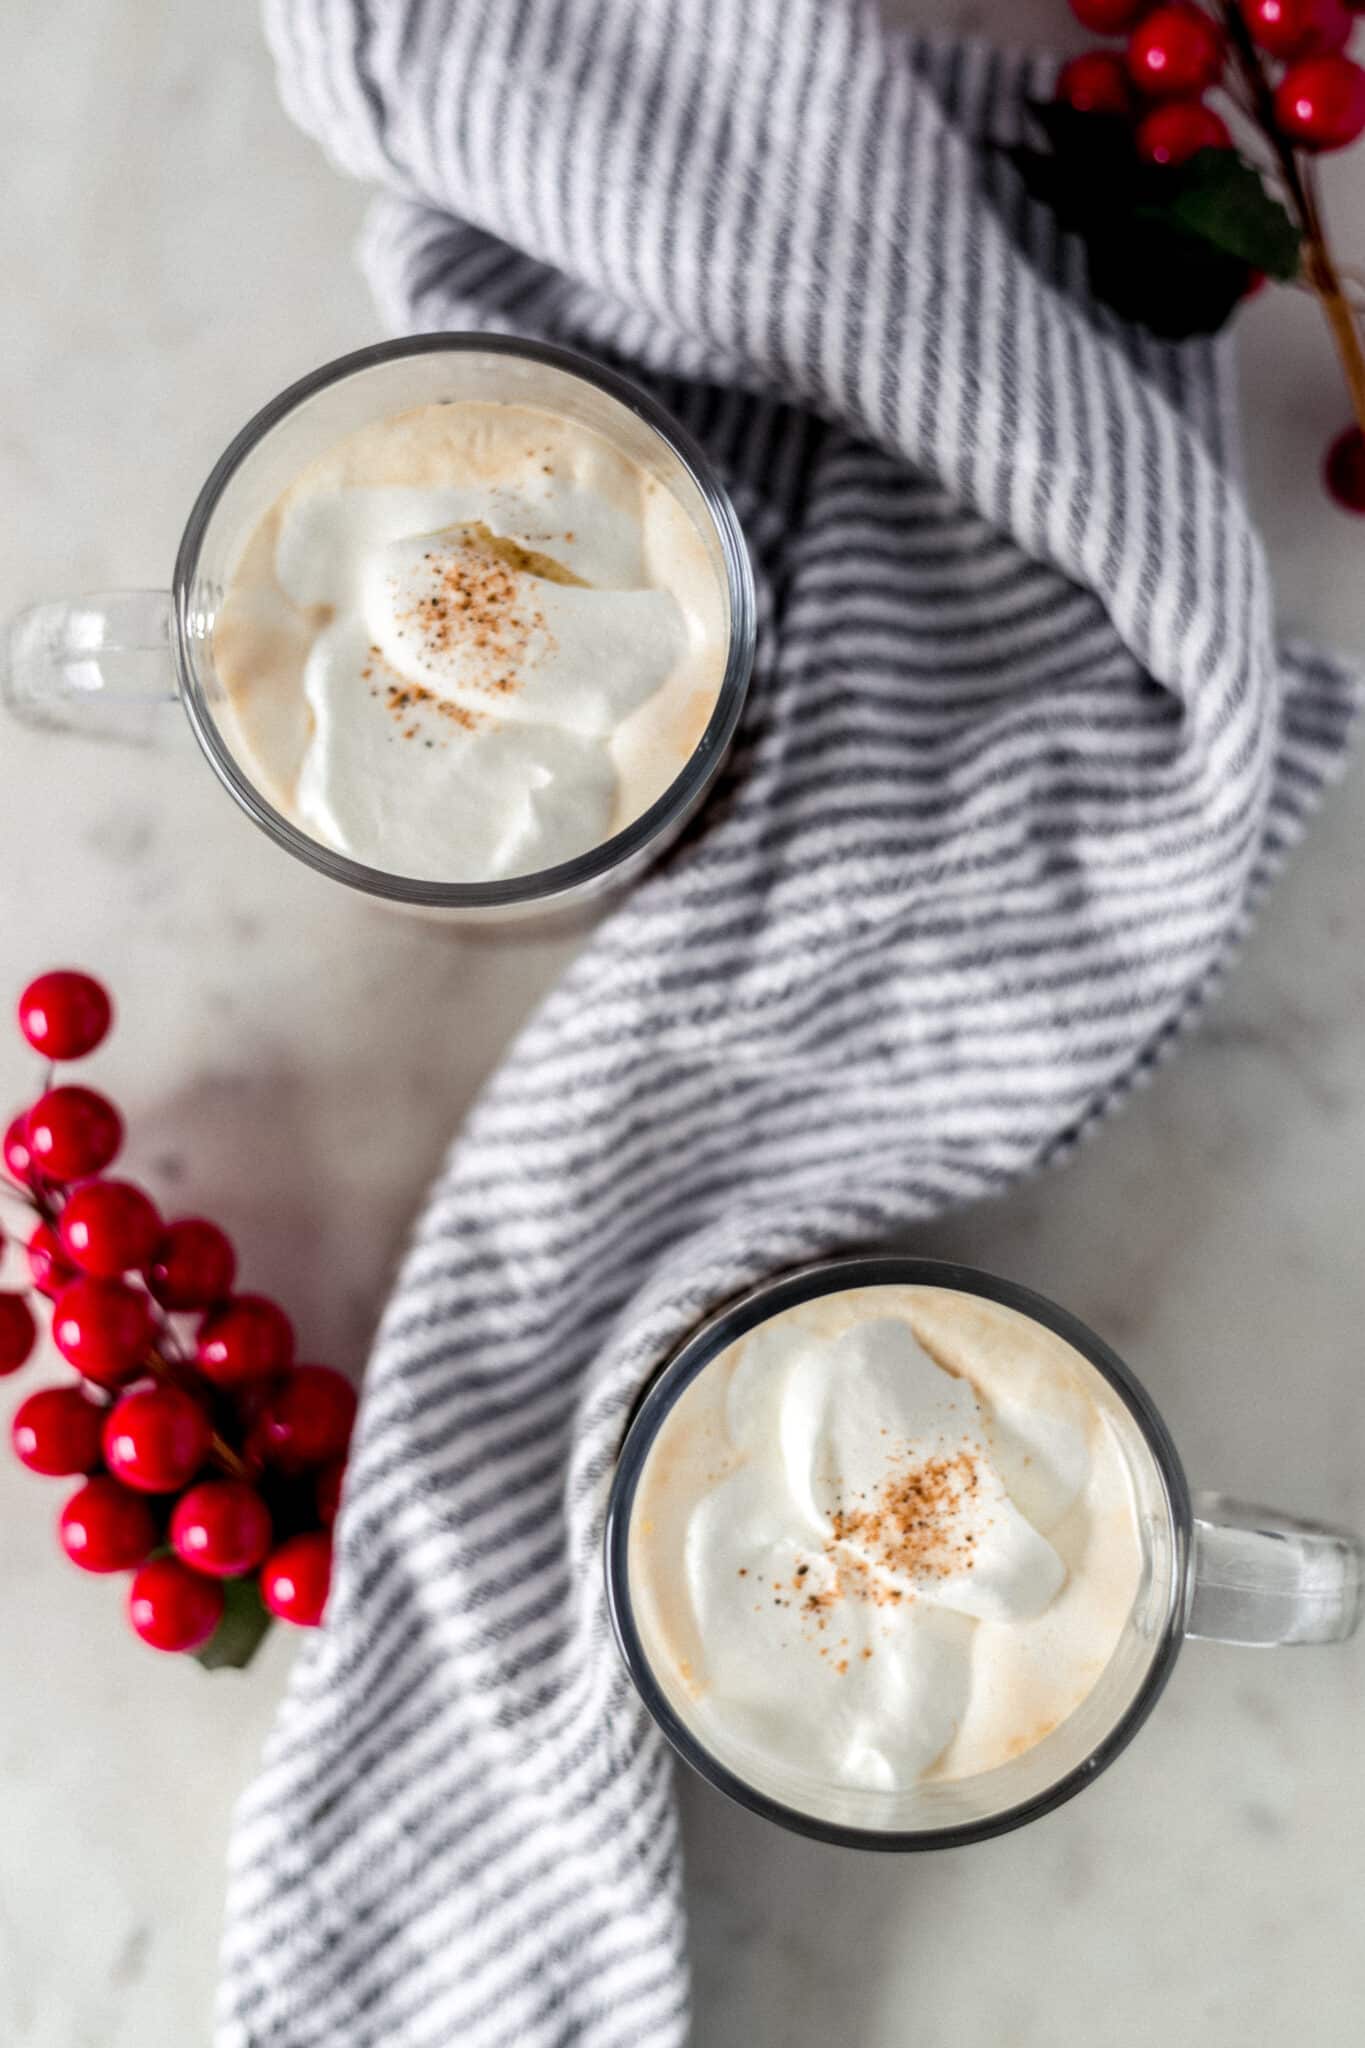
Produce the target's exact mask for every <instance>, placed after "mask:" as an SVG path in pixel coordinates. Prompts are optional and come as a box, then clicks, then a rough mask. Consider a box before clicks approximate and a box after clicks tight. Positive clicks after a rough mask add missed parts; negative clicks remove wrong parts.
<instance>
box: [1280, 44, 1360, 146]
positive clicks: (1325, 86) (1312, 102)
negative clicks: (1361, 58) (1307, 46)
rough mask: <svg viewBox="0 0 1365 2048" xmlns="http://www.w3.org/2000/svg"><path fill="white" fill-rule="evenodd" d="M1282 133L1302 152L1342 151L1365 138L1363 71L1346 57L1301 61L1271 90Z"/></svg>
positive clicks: (1313, 58) (1306, 58)
mask: <svg viewBox="0 0 1365 2048" xmlns="http://www.w3.org/2000/svg"><path fill="white" fill-rule="evenodd" d="M1275 119H1276V121H1277V122H1278V123H1279V126H1280V132H1281V133H1282V134H1284V135H1286V136H1288V138H1289V140H1290V141H1291V142H1293V143H1296V144H1297V145H1298V147H1299V148H1300V149H1313V150H1325V149H1345V148H1347V146H1348V145H1349V144H1350V143H1352V142H1354V141H1355V139H1356V137H1357V136H1358V135H1360V134H1362V133H1365V70H1362V68H1361V66H1360V65H1359V64H1353V63H1352V62H1351V59H1350V58H1349V57H1305V58H1304V59H1303V60H1302V61H1301V62H1300V63H1298V64H1291V65H1290V66H1289V69H1288V70H1287V71H1286V72H1285V74H1284V77H1283V78H1282V79H1281V80H1280V82H1279V84H1278V86H1277V87H1276V88H1275Z"/></svg>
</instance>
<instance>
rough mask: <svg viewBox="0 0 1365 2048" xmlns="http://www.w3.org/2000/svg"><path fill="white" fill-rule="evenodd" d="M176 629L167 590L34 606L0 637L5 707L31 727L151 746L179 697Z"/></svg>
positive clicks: (125, 592)
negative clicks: (160, 719) (161, 712)
mask: <svg viewBox="0 0 1365 2048" xmlns="http://www.w3.org/2000/svg"><path fill="white" fill-rule="evenodd" d="M173 623H174V614H173V609H172V604H171V596H170V592H169V591H165V590H111V591H102V592H99V593H97V594H96V595H94V596H91V597H76V598H70V599H64V600H58V601H57V602H55V603H52V604H35V605H30V606H29V608H28V610H27V611H23V612H20V614H19V616H18V617H17V618H16V619H14V620H12V621H11V623H10V625H9V626H8V627H7V628H6V629H5V632H4V634H3V636H2V637H0V699H2V700H3V701H4V703H5V705H6V706H7V707H8V709H9V710H10V711H12V712H13V713H14V715H15V717H16V718H20V719H22V720H23V721H24V722H25V724H27V725H39V726H46V727H48V728H49V729H54V728H55V729H56V730H58V731H68V730H75V731H81V732H88V733H97V734H99V735H101V736H103V737H105V738H111V739H131V740H145V739H148V738H150V737H151V733H152V730H153V726H154V723H155V718H156V712H157V707H159V706H160V705H163V704H171V703H174V702H175V700H176V698H177V696H178V694H179V692H178V690H177V688H176V672H175V657H174V654H173V652H172V628H173Z"/></svg>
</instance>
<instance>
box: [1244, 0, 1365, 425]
mask: <svg viewBox="0 0 1365 2048" xmlns="http://www.w3.org/2000/svg"><path fill="white" fill-rule="evenodd" d="M1219 12H1220V13H1221V15H1222V17H1223V23H1224V26H1225V28H1226V30H1227V37H1228V44H1229V47H1230V48H1231V50H1232V53H1233V56H1234V58H1235V60H1236V64H1237V68H1238V71H1239V73H1240V75H1241V78H1242V81H1243V83H1244V85H1245V87H1246V90H1247V93H1248V96H1249V97H1250V100H1251V105H1252V113H1253V118H1254V120H1255V122H1256V125H1257V127H1258V128H1259V129H1260V131H1261V133H1262V134H1263V135H1264V137H1265V139H1266V141H1267V142H1268V143H1269V144H1270V147H1271V149H1272V151H1273V152H1274V156H1275V164H1276V168H1277V170H1278V171H1279V175H1280V181H1281V184H1282V185H1283V187H1284V196H1285V199H1286V201H1287V202H1288V205H1289V210H1290V212H1291V213H1292V214H1293V216H1294V220H1295V224H1296V225H1297V227H1298V230H1299V233H1300V234H1301V235H1302V237H1303V271H1304V276H1305V277H1306V278H1307V280H1308V283H1309V285H1310V286H1311V287H1312V289H1313V291H1314V292H1315V293H1316V294H1317V297H1318V302H1319V304H1320V305H1321V307H1322V310H1323V313H1324V315H1325V316H1326V319H1327V324H1328V326H1329V327H1330V329H1331V331H1332V339H1333V341H1334V342H1335V343H1336V350H1337V354H1338V356H1339V357H1340V359H1341V368H1342V374H1343V376H1344V377H1345V379H1346V389H1347V391H1348V393H1349V394H1350V400H1351V410H1352V412H1353V413H1354V414H1355V417H1356V421H1357V423H1358V425H1359V426H1360V428H1361V430H1362V432H1365V344H1363V343H1362V341H1361V334H1360V324H1359V322H1358V320H1357V318H1356V315H1355V310H1354V308H1353V307H1352V304H1351V301H1350V298H1349V296H1348V295H1347V292H1346V288H1345V286H1344V285H1343V283H1342V280H1341V275H1340V273H1339V271H1338V270H1337V266H1336V261H1335V258H1334V257H1333V255H1332V248H1331V244H1330V242H1329V241H1328V239H1327V229H1326V226H1325V224H1324V221H1323V217H1322V205H1321V199H1320V195H1319V192H1318V180H1317V172H1316V170H1315V169H1314V166H1313V164H1312V161H1311V159H1308V158H1305V159H1304V160H1303V161H1302V162H1300V159H1299V156H1298V154H1297V153H1296V151H1295V150H1294V148H1293V145H1292V144H1291V143H1290V142H1289V140H1288V138H1287V137H1286V136H1284V135H1283V134H1281V132H1280V126H1279V123H1278V121H1277V120H1276V118H1275V94H1274V91H1273V90H1272V87H1271V83H1270V80H1269V78H1268V77H1267V76H1266V71H1265V66H1264V65H1263V64H1262V62H1261V59H1260V55H1259V52H1258V51H1257V49H1256V45H1255V44H1254V43H1253V41H1252V40H1251V34H1250V31H1249V30H1248V28H1247V25H1246V22H1245V20H1244V19H1243V17H1242V11H1241V9H1240V7H1239V6H1238V5H1237V4H1236V0H1222V5H1221V7H1220V9H1219Z"/></svg>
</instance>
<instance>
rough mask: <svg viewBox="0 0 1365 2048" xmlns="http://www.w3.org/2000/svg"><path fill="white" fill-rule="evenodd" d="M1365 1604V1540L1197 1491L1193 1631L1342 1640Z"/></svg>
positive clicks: (1210, 1636)
mask: <svg viewBox="0 0 1365 2048" xmlns="http://www.w3.org/2000/svg"><path fill="white" fill-rule="evenodd" d="M1360 1607H1361V1546H1360V1543H1359V1540H1358V1539H1357V1538H1356V1537H1354V1536H1352V1535H1351V1534H1350V1533H1349V1531H1347V1530H1345V1529H1333V1528H1328V1527H1326V1526H1324V1525H1323V1524H1322V1523H1319V1522H1300V1521H1297V1520H1296V1519H1295V1518H1294V1517H1293V1516H1292V1515H1282V1514H1279V1513H1277V1512H1276V1511H1275V1510H1273V1509H1271V1508H1257V1507H1251V1506H1249V1505H1248V1504H1247V1503H1246V1502H1245V1501H1238V1500H1230V1499H1228V1497H1227V1496H1226V1495H1225V1494H1221V1493H1202V1494H1198V1495H1196V1497H1195V1502H1194V1540H1193V1543H1192V1546H1191V1551H1190V1601H1189V1606H1188V1609H1187V1612H1186V1620H1185V1633H1186V1635H1189V1636H1201V1637H1203V1638H1204V1640H1205V1641H1207V1642H1215V1643H1242V1644H1246V1645H1247V1646H1249V1647H1251V1648H1262V1649H1266V1648H1269V1647H1271V1646H1272V1645H1274V1644H1277V1643H1341V1642H1344V1641H1345V1640H1346V1638H1347V1636H1349V1635H1351V1634H1353V1632H1354V1630H1355V1628H1356V1625H1357V1623H1358V1622H1359V1620H1360Z"/></svg>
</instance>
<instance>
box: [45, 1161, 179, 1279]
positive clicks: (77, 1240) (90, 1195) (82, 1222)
mask: <svg viewBox="0 0 1365 2048" xmlns="http://www.w3.org/2000/svg"><path fill="white" fill-rule="evenodd" d="M160 1235H161V1218H160V1217H159V1216H158V1215H157V1213H156V1208H155V1206H154V1204H153V1203H152V1202H151V1201H150V1200H149V1198H148V1197H147V1196H146V1195H144V1194H143V1192H142V1190H141V1188H138V1187H134V1186H133V1183H132V1182H131V1181H130V1180H89V1181H86V1182H84V1183H83V1184H82V1185H81V1186H80V1187H78V1188H73V1189H72V1191H71V1194H70V1196H69V1198H68V1200H67V1204H66V1207H65V1208H64V1209H63V1211H62V1222H61V1239H62V1247H63V1249H64V1251H65V1252H66V1255H67V1257H68V1258H69V1259H71V1260H72V1261H73V1263H74V1264H76V1265H77V1266H79V1267H80V1269H81V1271H82V1272H83V1273H93V1274H94V1275H95V1277H96V1278H97V1279H100V1280H117V1279H118V1277H119V1275H120V1274H121V1273H135V1272H140V1271H141V1270H142V1268H143V1267H144V1266H146V1265H148V1264H149V1263H150V1260H151V1257H152V1253H153V1252H154V1251H155V1249H156V1244H157V1240H158V1238H159V1237H160Z"/></svg>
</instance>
